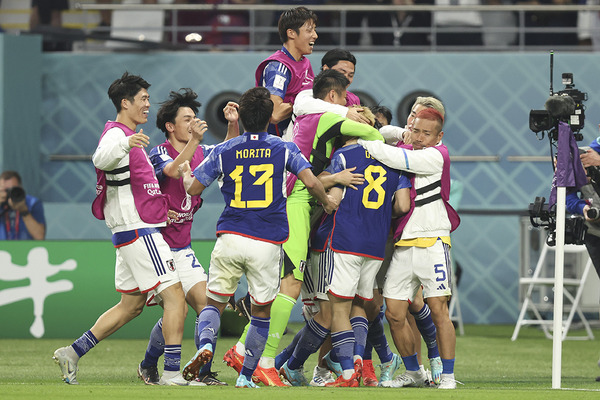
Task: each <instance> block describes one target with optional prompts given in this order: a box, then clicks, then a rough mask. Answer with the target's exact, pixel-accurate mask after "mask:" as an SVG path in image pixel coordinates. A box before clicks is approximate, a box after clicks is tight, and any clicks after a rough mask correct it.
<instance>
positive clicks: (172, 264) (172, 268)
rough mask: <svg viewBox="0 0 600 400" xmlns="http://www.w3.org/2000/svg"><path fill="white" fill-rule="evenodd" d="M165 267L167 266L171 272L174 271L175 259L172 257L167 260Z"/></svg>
mask: <svg viewBox="0 0 600 400" xmlns="http://www.w3.org/2000/svg"><path fill="white" fill-rule="evenodd" d="M167 268H169V271H171V272H174V271H175V261H173V259H171V260H167Z"/></svg>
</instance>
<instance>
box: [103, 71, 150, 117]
mask: <svg viewBox="0 0 600 400" xmlns="http://www.w3.org/2000/svg"><path fill="white" fill-rule="evenodd" d="M149 87H150V84H149V83H148V82H146V81H145V80H144V79H143V78H142V77H141V76H137V75H131V74H130V73H129V72H127V71H125V73H124V74H123V76H121V77H120V78H119V79H117V80H115V81H114V82H113V83H112V84H111V85H110V87H109V88H108V97H109V98H110V100H111V101H112V102H113V104H114V105H115V108H116V109H117V113H119V112H121V100H123V99H127V100H129V101H131V102H132V103H133V98H134V97H135V95H136V94H138V92H139V91H140V90H142V89H148V88H149Z"/></svg>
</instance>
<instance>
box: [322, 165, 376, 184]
mask: <svg viewBox="0 0 600 400" xmlns="http://www.w3.org/2000/svg"><path fill="white" fill-rule="evenodd" d="M355 169H356V167H352V168H346V169H344V170H343V171H340V172H336V173H330V172H328V171H323V172H321V173H320V174H319V177H318V178H319V180H320V181H321V183H322V184H323V187H324V188H325V190H329V189H331V188H333V187H335V186H337V185H342V186H345V187H349V188H352V189H354V190H358V188H357V187H356V186H355V185H362V184H363V183H364V182H365V176H364V175H363V174H357V173H354V172H353V171H354V170H355Z"/></svg>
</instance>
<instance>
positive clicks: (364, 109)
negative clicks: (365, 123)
mask: <svg viewBox="0 0 600 400" xmlns="http://www.w3.org/2000/svg"><path fill="white" fill-rule="evenodd" d="M351 108H360V109H361V110H362V111H359V113H360V114H362V115H364V117H365V118H366V119H368V120H369V125H371V126H374V125H375V115H374V114H373V111H371V109H370V108H369V107H367V106H359V105H354V106H352V107H351Z"/></svg>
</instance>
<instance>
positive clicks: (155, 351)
mask: <svg viewBox="0 0 600 400" xmlns="http://www.w3.org/2000/svg"><path fill="white" fill-rule="evenodd" d="M162 321H163V320H162V317H161V318H160V319H159V320H158V322H157V323H156V325H154V328H152V332H150V340H149V341H148V348H147V349H146V356H145V357H144V360H143V361H142V367H143V368H148V367H156V365H157V364H158V359H159V358H160V356H162V355H163V353H164V352H165V337H164V336H163V333H162Z"/></svg>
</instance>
